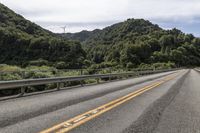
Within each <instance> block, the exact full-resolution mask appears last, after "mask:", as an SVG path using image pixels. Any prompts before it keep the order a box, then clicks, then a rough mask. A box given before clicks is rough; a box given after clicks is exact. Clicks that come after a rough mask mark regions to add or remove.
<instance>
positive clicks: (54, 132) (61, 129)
mask: <svg viewBox="0 0 200 133" xmlns="http://www.w3.org/2000/svg"><path fill="white" fill-rule="evenodd" d="M176 76H177V74H175V75H174V74H173V75H170V76H167V77H166V78H164V79H162V80H159V81H156V82H154V83H152V84H150V85H147V86H145V87H143V88H141V89H139V90H137V91H134V92H132V93H130V94H128V95H126V96H123V97H121V98H118V99H116V100H114V101H111V102H109V103H107V104H104V105H102V106H100V107H97V108H95V109H93V110H90V111H88V112H86V113H83V114H81V115H78V116H76V117H74V118H71V119H69V120H67V121H65V122H62V123H60V124H58V125H55V126H53V127H51V128H49V129H46V130H44V131H41V132H40V133H66V132H68V131H70V130H72V129H74V128H76V127H78V126H80V125H82V124H84V123H86V122H87V121H89V120H91V119H93V118H95V117H97V116H99V115H101V114H103V113H105V112H107V111H109V110H111V109H113V108H115V107H117V106H119V105H121V104H123V103H125V102H127V101H129V100H131V99H133V98H134V97H136V96H138V95H141V94H143V93H144V92H146V91H148V90H151V89H153V88H155V87H157V86H159V85H161V84H163V83H165V82H167V81H169V80H171V79H174V78H175V77H176Z"/></svg>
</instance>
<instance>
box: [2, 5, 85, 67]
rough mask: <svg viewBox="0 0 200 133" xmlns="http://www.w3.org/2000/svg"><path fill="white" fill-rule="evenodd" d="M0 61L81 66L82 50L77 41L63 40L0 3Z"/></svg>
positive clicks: (83, 55)
mask: <svg viewBox="0 0 200 133" xmlns="http://www.w3.org/2000/svg"><path fill="white" fill-rule="evenodd" d="M0 47H1V49H0V53H1V54H0V63H7V64H16V65H22V66H23V65H27V64H29V62H31V61H34V60H38V59H43V60H47V61H49V62H50V64H51V63H55V62H60V61H62V62H65V63H64V65H65V66H66V67H68V68H70V67H73V68H74V67H81V64H82V60H83V59H84V58H85V53H84V51H83V50H82V48H81V45H80V43H79V42H76V41H70V40H66V39H62V38H60V37H58V36H56V35H55V34H53V33H52V32H50V31H48V30H45V29H43V28H41V27H40V26H38V25H36V24H34V23H32V22H30V21H28V20H26V19H24V18H23V17H22V16H20V15H18V14H16V13H15V12H13V11H12V10H10V9H9V8H7V7H6V6H4V5H2V4H0Z"/></svg>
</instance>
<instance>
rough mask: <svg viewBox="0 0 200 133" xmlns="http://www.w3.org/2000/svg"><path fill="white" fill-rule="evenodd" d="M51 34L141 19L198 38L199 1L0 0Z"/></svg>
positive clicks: (199, 29) (199, 31)
mask: <svg viewBox="0 0 200 133" xmlns="http://www.w3.org/2000/svg"><path fill="white" fill-rule="evenodd" d="M0 2H1V3H3V4H4V5H6V6H8V7H9V8H11V9H12V10H14V11H15V12H17V13H19V14H21V15H23V16H24V17H25V18H26V19H29V20H31V21H33V22H35V23H37V24H39V25H41V26H42V27H44V28H46V29H49V30H51V31H53V32H59V33H60V32H63V29H62V28H60V27H62V26H64V25H67V29H66V31H67V32H78V31H81V30H93V29H96V28H104V27H106V26H108V25H111V24H114V23H116V22H120V21H124V20H126V19H128V18H144V19H148V20H150V21H151V22H153V23H156V24H158V25H160V26H161V27H163V28H165V29H170V28H173V27H176V28H178V29H181V30H182V31H184V32H187V33H193V34H194V35H196V36H200V0H0Z"/></svg>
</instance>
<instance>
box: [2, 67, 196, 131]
mask: <svg viewBox="0 0 200 133" xmlns="http://www.w3.org/2000/svg"><path fill="white" fill-rule="evenodd" d="M199 82H200V73H198V72H196V71H194V70H191V71H189V70H180V71H176V72H165V73H161V74H154V75H150V76H143V77H139V78H134V79H127V80H123V81H115V82H111V83H105V84H99V85H92V86H85V87H79V88H73V89H70V90H62V91H59V92H52V93H45V94H39V95H33V96H28V97H22V98H17V99H10V100H6V101H0V132H1V133H37V132H41V131H44V132H45V133H48V132H49V133H50V132H57V131H63V132H64V131H69V132H70V133H132V132H133V133H134V132H135V133H138V132H139V133H140V132H141V133H151V132H152V133H199V132H200V83H199ZM88 111H89V112H88ZM63 122H64V123H63ZM60 123H61V124H60ZM58 124H59V125H58Z"/></svg>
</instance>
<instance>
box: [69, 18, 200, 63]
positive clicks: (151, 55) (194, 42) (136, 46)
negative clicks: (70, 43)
mask: <svg viewBox="0 0 200 133" xmlns="http://www.w3.org/2000/svg"><path fill="white" fill-rule="evenodd" d="M84 33H85V34H86V35H84ZM66 37H68V38H72V39H77V40H79V41H81V42H82V45H83V47H84V49H85V50H86V52H87V53H88V54H87V57H88V59H89V60H91V61H92V62H93V63H102V62H104V64H105V62H109V63H110V64H112V65H119V66H122V67H137V66H139V65H144V64H155V63H169V62H170V64H175V65H176V66H196V65H200V39H199V38H195V37H194V36H193V35H192V34H184V33H182V32H181V31H180V30H178V29H172V30H164V29H161V28H160V27H159V26H158V25H154V24H152V23H151V22H149V21H146V20H143V19H128V20H127V21H125V22H121V23H118V24H114V25H112V26H109V27H106V28H104V29H103V30H95V31H91V32H80V33H75V34H67V35H66ZM84 37H85V38H84Z"/></svg>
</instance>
